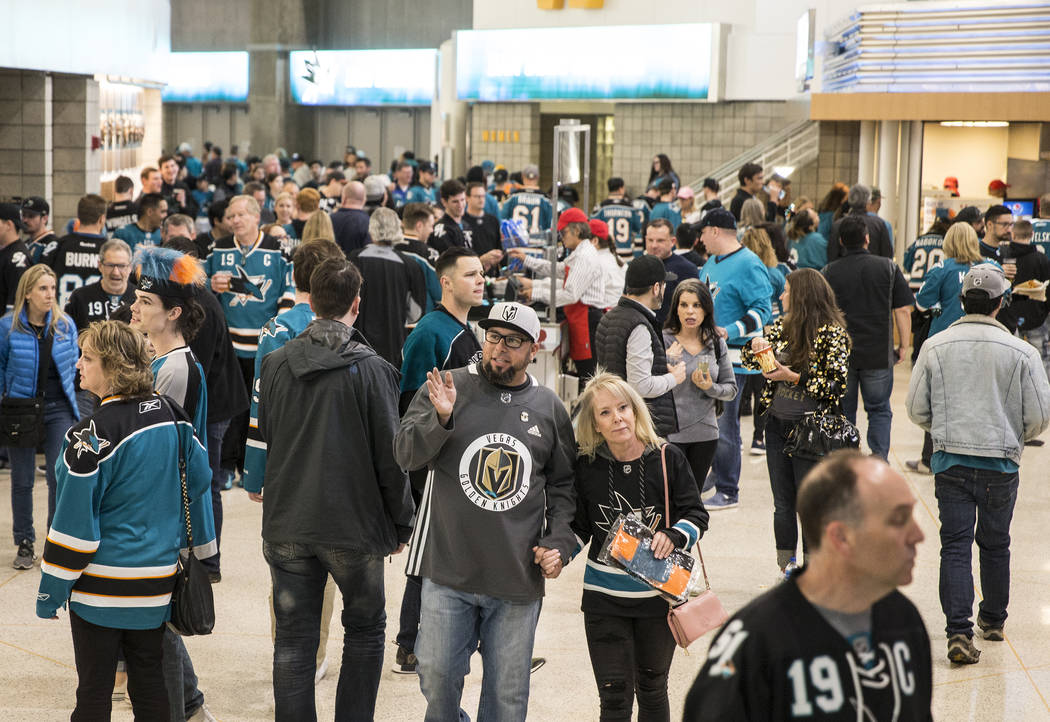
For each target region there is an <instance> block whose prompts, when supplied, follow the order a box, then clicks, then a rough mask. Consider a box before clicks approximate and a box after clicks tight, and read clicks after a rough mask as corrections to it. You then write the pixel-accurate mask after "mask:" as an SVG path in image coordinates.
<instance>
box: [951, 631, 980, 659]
mask: <svg viewBox="0 0 1050 722" xmlns="http://www.w3.org/2000/svg"><path fill="white" fill-rule="evenodd" d="M980 659H981V650H979V649H977V647H975V646H973V638H972V637H967V636H966V635H965V634H953V635H952V636H950V637H948V660H949V661H951V662H954V663H955V664H977V662H979V661H980Z"/></svg>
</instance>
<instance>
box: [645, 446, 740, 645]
mask: <svg viewBox="0 0 1050 722" xmlns="http://www.w3.org/2000/svg"><path fill="white" fill-rule="evenodd" d="M660 465H661V466H662V467H663V473H664V523H665V524H666V525H667V526H668V527H670V526H671V495H670V493H669V491H668V487H667V444H664V445H663V446H662V447H661V448H660ZM696 554H697V556H698V557H700V568H701V569H702V570H703V572H704V585H705V586H706V587H707V588H706V589H705V590H704V591H703V592H701V593H700V595H699V596H698V597H696V598H694V599H690V600H689V601H688V602H684V603H682V604H679V605H678V606H677V607H674V606H672V607H671V608H670V609H668V610H667V625H668V626H669V627H670V628H671V636H672V637H674V641H675V644H677V645H678V646H679V647H682V648H683V649H686V648H688V647H689V645H690V644H692V643H693V642H695V641H696V640H698V639H700V637H702V636H704V635H705V634H707V633H708V632H710V631H711V630H712V629H718V628H719V627H721V626H722V625H723V624H725V623H726V620H728V619H729V613H728V612H726V610H725V607H723V606H722V602H721V601H719V599H718V597H717V596H716V595H715V593H714V592H713V591H711V582H710V581H708V579H707V566H706V565H704V555H703V553H701V551H700V542H699V541H698V542H697V544H696Z"/></svg>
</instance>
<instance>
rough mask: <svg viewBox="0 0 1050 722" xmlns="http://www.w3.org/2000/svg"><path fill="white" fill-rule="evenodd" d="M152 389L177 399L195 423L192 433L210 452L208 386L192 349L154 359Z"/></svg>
mask: <svg viewBox="0 0 1050 722" xmlns="http://www.w3.org/2000/svg"><path fill="white" fill-rule="evenodd" d="M150 368H151V369H152V370H153V389H154V390H155V391H156V392H157V393H158V394H164V395H165V396H170V397H171V398H173V399H175V403H177V404H178V405H179V406H181V407H182V409H183V411H185V412H186V415H187V416H189V417H190V420H191V421H192V422H193V433H195V434H196V435H197V438H198V439H200V442H201V443H202V444H204V448H205V449H207V448H208V384H207V383H206V382H205V379H204V369H203V368H202V367H201V365H200V362H199V361H197V357H196V356H194V355H193V351H191V350H190V347H189V346H180V347H179V348H176V349H172V350H171V351H168V353H166V354H164V355H163V356H158V357H157V358H155V359H153V363H152V364H150Z"/></svg>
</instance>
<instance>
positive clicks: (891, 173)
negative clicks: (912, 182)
mask: <svg viewBox="0 0 1050 722" xmlns="http://www.w3.org/2000/svg"><path fill="white" fill-rule="evenodd" d="M900 125H901V124H900V123H899V122H898V121H896V120H883V121H880V122H879V181H878V186H879V190H881V191H882V209H881V211H880V212H879V215H880V216H882V217H883V218H889V219H891V221H890V222H891V223H892V219H894V218H896V215H897V153H898V147H897V136H898V135H899V131H900Z"/></svg>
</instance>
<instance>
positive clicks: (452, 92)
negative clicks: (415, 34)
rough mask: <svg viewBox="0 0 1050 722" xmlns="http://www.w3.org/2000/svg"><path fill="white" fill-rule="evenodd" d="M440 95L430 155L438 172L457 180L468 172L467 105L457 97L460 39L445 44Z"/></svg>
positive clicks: (433, 116) (432, 117)
mask: <svg viewBox="0 0 1050 722" xmlns="http://www.w3.org/2000/svg"><path fill="white" fill-rule="evenodd" d="M439 52H440V53H441V55H440V63H439V66H440V70H439V71H438V78H437V81H438V93H437V97H436V98H435V99H434V101H433V102H432V103H431V104H430V152H431V154H434V155H437V156H438V159H439V162H438V173H439V174H440V175H441V177H442V178H443V179H448V178H455V177H456V176H457V175H462V174H463V173H465V172H466V170H467V104H466V103H464V102H462V101H460V100H458V99H457V98H456V40H455V38H453V39H451V40H446V41H445V42H443V43H441V47H440V50H439Z"/></svg>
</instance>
